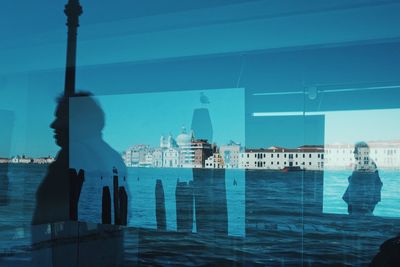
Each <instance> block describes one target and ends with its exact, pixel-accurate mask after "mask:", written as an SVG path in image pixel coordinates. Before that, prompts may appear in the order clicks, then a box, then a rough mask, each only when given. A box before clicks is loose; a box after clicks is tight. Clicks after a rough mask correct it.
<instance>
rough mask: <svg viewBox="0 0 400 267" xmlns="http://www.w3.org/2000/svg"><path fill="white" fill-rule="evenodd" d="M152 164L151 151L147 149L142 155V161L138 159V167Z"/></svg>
mask: <svg viewBox="0 0 400 267" xmlns="http://www.w3.org/2000/svg"><path fill="white" fill-rule="evenodd" d="M152 166H153V151H149V152H147V153H146V155H145V156H144V160H143V161H139V167H152Z"/></svg>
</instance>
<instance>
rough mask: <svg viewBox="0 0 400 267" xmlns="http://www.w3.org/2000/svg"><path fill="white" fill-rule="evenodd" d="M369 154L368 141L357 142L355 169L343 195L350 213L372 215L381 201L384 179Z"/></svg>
mask: <svg viewBox="0 0 400 267" xmlns="http://www.w3.org/2000/svg"><path fill="white" fill-rule="evenodd" d="M369 154H370V151H369V146H368V145H367V143H365V142H359V143H356V145H355V148H354V158H355V165H354V171H353V173H352V174H351V176H350V177H349V178H348V180H349V186H348V187H347V189H346V192H345V193H344V195H343V200H344V201H345V202H346V203H347V205H348V212H349V214H350V215H372V214H373V212H374V209H375V206H376V204H378V203H379V202H380V201H381V189H382V181H381V179H380V177H379V173H378V169H377V167H376V164H375V162H374V161H373V160H372V159H371V157H370V155H369Z"/></svg>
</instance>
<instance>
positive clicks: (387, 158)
mask: <svg viewBox="0 0 400 267" xmlns="http://www.w3.org/2000/svg"><path fill="white" fill-rule="evenodd" d="M366 143H367V144H368V146H369V152H368V155H366V156H368V157H369V158H371V159H372V160H373V161H374V162H375V164H376V166H377V167H378V169H400V140H388V141H370V142H366ZM355 163H356V162H355V158H354V144H342V143H335V144H327V145H326V146H325V167H326V168H328V169H353V168H354V166H355Z"/></svg>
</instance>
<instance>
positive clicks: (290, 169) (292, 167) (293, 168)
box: [282, 166, 302, 172]
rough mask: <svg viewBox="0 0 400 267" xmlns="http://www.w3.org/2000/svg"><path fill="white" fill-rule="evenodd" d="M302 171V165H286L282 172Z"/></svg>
mask: <svg viewBox="0 0 400 267" xmlns="http://www.w3.org/2000/svg"><path fill="white" fill-rule="evenodd" d="M299 171H302V169H301V168H300V166H290V167H288V166H287V167H285V168H283V169H282V172H299Z"/></svg>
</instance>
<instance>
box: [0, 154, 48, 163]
mask: <svg viewBox="0 0 400 267" xmlns="http://www.w3.org/2000/svg"><path fill="white" fill-rule="evenodd" d="M53 161H54V158H53V157H50V156H48V157H40V158H31V157H26V156H25V155H22V156H14V157H11V158H0V163H8V164H10V163H11V164H30V163H32V164H50V163H52V162H53Z"/></svg>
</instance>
